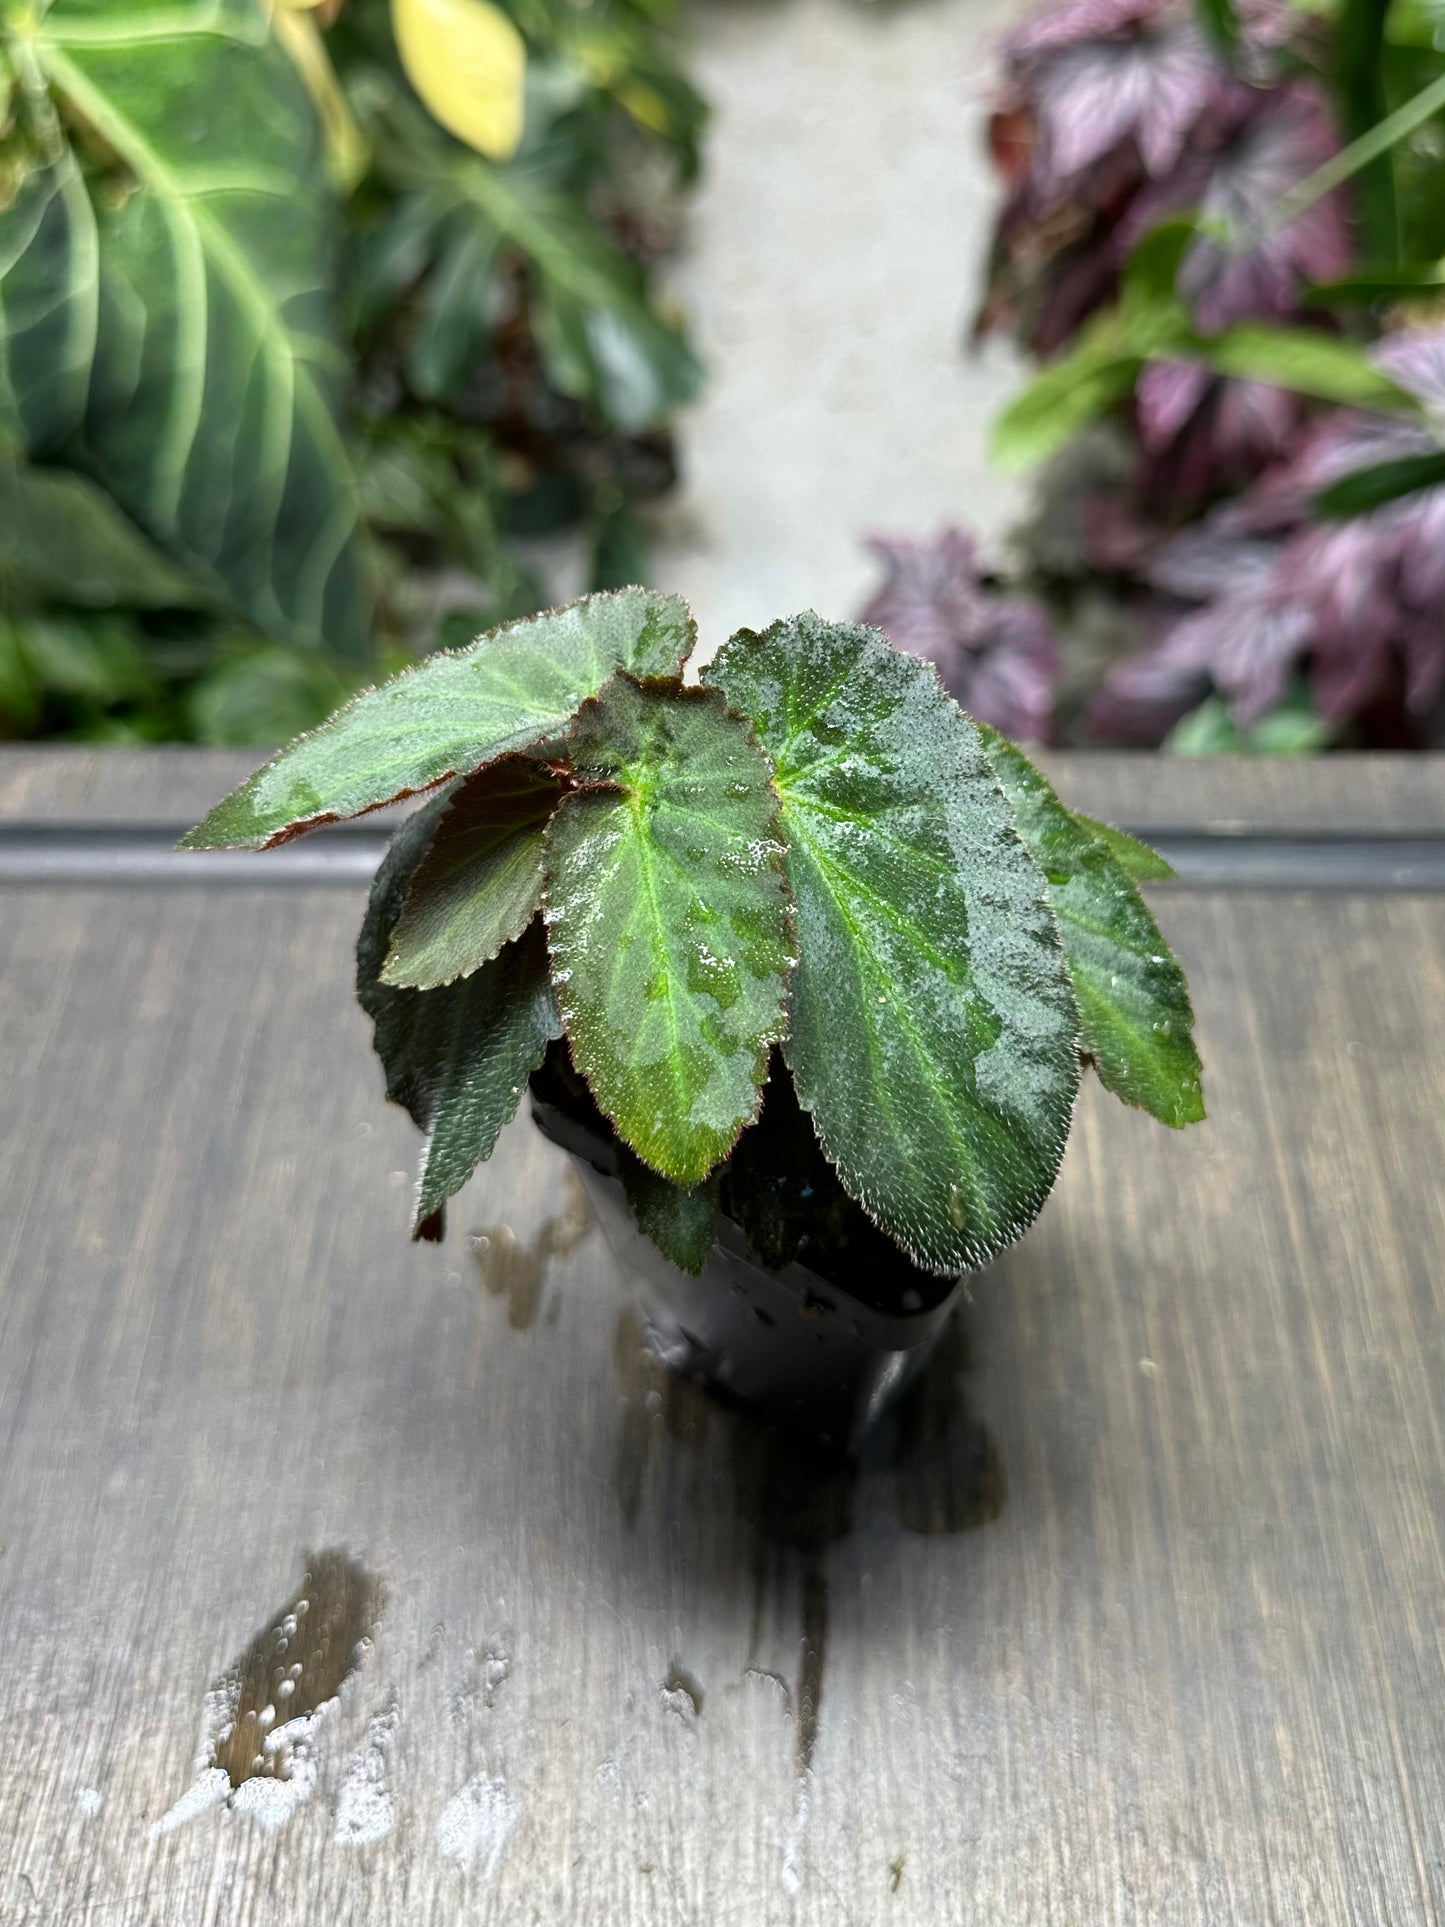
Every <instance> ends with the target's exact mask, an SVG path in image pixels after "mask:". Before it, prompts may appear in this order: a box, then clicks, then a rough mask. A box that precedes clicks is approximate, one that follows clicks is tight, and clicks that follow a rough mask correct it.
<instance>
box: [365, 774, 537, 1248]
mask: <svg viewBox="0 0 1445 1927" xmlns="http://www.w3.org/2000/svg"><path fill="white" fill-rule="evenodd" d="M449 800H450V798H449V797H448V796H446V795H443V796H439V797H434V798H433V799H432V800H431V801H430V802H429V803H427V804H425V805H423V807H422V808H421V809H420V810H418V811H417V813H416V815H415V816H412V817H410V818H408V820H407V821H406V822H405V823H403V824H402V826H401V828H400V829H399V830H398V831H397V833H396V835H395V836H394V837H393V838H392V841H391V845H390V847H389V848H388V850H387V853H386V856H385V857H384V858H383V859H382V863H381V867H380V869H378V871H377V873H376V880H375V882H374V883H373V884H372V888H371V898H370V901H369V902H368V904H367V909H366V917H365V920H364V922H363V923H362V927H361V936H360V939H359V940H358V942H357V946H356V995H357V999H358V1001H359V1002H360V1004H361V1006H362V1009H363V1010H365V1011H366V1013H367V1015H368V1016H369V1017H370V1018H371V1019H372V1021H373V1023H374V1024H375V1027H376V1033H375V1044H376V1054H377V1056H378V1057H379V1058H380V1059H381V1062H382V1066H383V1068H384V1070H385V1072H386V1094H387V1096H388V1098H390V1099H391V1101H392V1103H394V1104H400V1105H402V1106H403V1108H404V1109H406V1110H407V1111H409V1112H410V1114H411V1117H412V1120H413V1122H414V1123H416V1124H417V1125H419V1126H420V1128H421V1129H422V1130H424V1131H425V1132H426V1133H427V1147H426V1152H425V1154H424V1156H423V1159H422V1173H421V1183H420V1187H419V1189H418V1193H417V1201H416V1213H415V1218H414V1222H413V1230H412V1235H413V1236H416V1235H418V1234H419V1233H420V1231H421V1229H422V1227H423V1226H424V1225H425V1224H426V1222H427V1220H428V1219H430V1218H432V1217H433V1216H434V1214H435V1213H436V1212H437V1211H438V1210H439V1209H440V1207H441V1206H442V1205H443V1204H444V1203H445V1202H446V1200H447V1199H448V1198H449V1197H451V1196H452V1195H453V1194H454V1193H455V1192H457V1191H459V1190H460V1189H461V1187H462V1186H463V1185H464V1184H465V1183H466V1181H467V1179H468V1178H469V1177H470V1176H471V1174H472V1172H473V1171H474V1170H475V1169H476V1168H477V1166H478V1165H479V1164H480V1163H482V1162H483V1161H484V1160H485V1159H486V1158H489V1157H490V1156H491V1154H492V1149H493V1147H494V1145H495V1144H496V1141H497V1137H498V1135H499V1134H500V1132H501V1129H502V1126H503V1125H504V1124H506V1123H507V1122H508V1120H509V1119H510V1118H511V1117H512V1116H513V1114H514V1113H515V1111H516V1109H517V1106H518V1104H519V1103H520V1102H521V1096H522V1092H523V1090H524V1089H525V1087H526V1082H527V1079H528V1077H529V1076H530V1075H531V1073H532V1072H533V1071H534V1070H535V1069H536V1068H537V1066H538V1065H539V1064H540V1063H541V1061H542V1058H543V1055H544V1054H545V1052H546V1049H547V1045H548V1044H549V1043H550V1042H551V1040H552V1039H553V1038H554V1037H558V1036H560V1035H561V1026H560V1024H559V1023H558V1021H557V1008H556V1003H555V1001H554V999H553V996H552V988H551V985H550V984H549V982H548V980H547V953H546V945H545V943H544V940H543V937H542V928H541V923H540V921H538V922H535V923H534V924H533V925H532V927H531V928H530V929H529V930H527V931H526V932H524V934H523V935H522V936H521V937H520V938H519V939H518V940H517V941H516V942H515V943H509V944H507V945H506V946H505V948H504V949H503V950H502V951H501V952H500V953H499V954H498V955H497V956H496V957H494V958H493V959H492V961H491V962H490V963H488V964H484V965H483V967H482V968H481V969H480V970H476V971H473V973H472V974H471V976H469V977H465V978H463V979H462V980H461V981H460V982H459V983H454V984H449V985H447V986H446V987H445V988H444V989H441V990H425V991H422V990H394V989H392V988H390V987H389V986H388V985H386V984H384V983H382V981H381V967H382V964H383V962H384V961H385V958H386V954H387V951H388V949H389V947H390V943H391V933H392V930H393V928H394V927H395V923H396V919H397V917H398V915H399V914H400V911H401V906H402V903H403V900H404V899H405V896H406V889H407V884H408V882H409V881H410V878H411V874H412V871H413V870H414V869H415V867H416V865H417V863H418V862H419V861H420V860H421V857H422V855H423V853H424V851H425V850H426V848H427V845H428V843H429V842H430V840H431V837H432V835H433V833H434V832H435V829H436V826H437V824H438V822H439V821H440V819H441V817H442V815H443V813H444V811H445V809H446V805H447V803H448V801H449Z"/></svg>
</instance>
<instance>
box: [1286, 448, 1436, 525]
mask: <svg viewBox="0 0 1445 1927" xmlns="http://www.w3.org/2000/svg"><path fill="white" fill-rule="evenodd" d="M1442 483H1445V449H1434V450H1432V451H1431V452H1430V453H1429V454H1425V455H1401V456H1399V457H1397V458H1396V460H1394V461H1392V462H1374V463H1372V464H1371V466H1370V467H1369V468H1357V469H1356V470H1355V471H1354V473H1353V474H1350V475H1342V476H1340V478H1339V480H1338V481H1335V482H1331V483H1330V485H1329V487H1328V488H1322V489H1321V490H1320V491H1319V493H1318V494H1317V495H1316V496H1315V498H1314V501H1313V503H1312V505H1311V506H1312V507H1313V509H1314V512H1315V514H1316V515H1323V516H1327V517H1332V518H1339V519H1343V518H1345V517H1347V516H1351V515H1366V514H1368V513H1369V511H1370V510H1371V509H1377V508H1383V507H1384V505H1385V503H1386V502H1397V501H1398V500H1399V499H1400V497H1401V496H1402V495H1414V494H1415V493H1416V492H1417V491H1418V490H1420V489H1422V488H1439V487H1440V486H1441V484H1442Z"/></svg>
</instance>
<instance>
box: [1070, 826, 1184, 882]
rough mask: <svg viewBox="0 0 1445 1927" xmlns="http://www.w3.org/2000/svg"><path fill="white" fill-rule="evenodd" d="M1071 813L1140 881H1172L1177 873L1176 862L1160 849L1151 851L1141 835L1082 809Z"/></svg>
mask: <svg viewBox="0 0 1445 1927" xmlns="http://www.w3.org/2000/svg"><path fill="white" fill-rule="evenodd" d="M1069 813H1070V815H1071V816H1072V817H1073V819H1074V821H1075V822H1076V823H1077V824H1079V825H1080V827H1081V828H1083V829H1085V830H1087V831H1088V833H1089V835H1090V836H1092V837H1093V838H1094V839H1095V840H1096V841H1097V842H1099V843H1102V844H1103V846H1104V848H1105V849H1106V850H1107V851H1108V852H1109V854H1110V856H1111V857H1113V859H1114V861H1115V862H1116V863H1117V864H1118V866H1119V868H1120V869H1121V870H1122V871H1123V872H1124V874H1125V875H1126V876H1130V877H1132V878H1133V879H1134V881H1135V882H1136V883H1168V882H1169V880H1170V878H1171V877H1172V876H1173V875H1174V865H1173V864H1172V863H1170V862H1167V861H1166V859H1165V858H1164V857H1162V856H1160V854H1159V852H1158V851H1157V850H1151V849H1150V847H1149V845H1148V844H1147V843H1141V842H1140V841H1139V839H1138V837H1137V836H1130V834H1129V832H1128V831H1127V830H1116V829H1115V828H1114V826H1113V824H1112V823H1100V822H1099V821H1098V820H1097V818H1095V817H1092V816H1085V815H1084V814H1083V813H1082V811H1080V810H1071V811H1070V812H1069Z"/></svg>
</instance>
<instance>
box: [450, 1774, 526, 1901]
mask: <svg viewBox="0 0 1445 1927" xmlns="http://www.w3.org/2000/svg"><path fill="white" fill-rule="evenodd" d="M521 1813H522V1802H521V1801H520V1800H519V1799H518V1798H517V1796H516V1794H515V1793H513V1792H512V1790H511V1788H510V1787H509V1786H508V1785H507V1783H506V1781H505V1780H491V1779H488V1777H487V1775H486V1774H485V1773H478V1774H475V1775H474V1776H473V1777H472V1778H471V1779H470V1780H468V1781H467V1783H466V1785H465V1786H464V1787H462V1788H461V1789H460V1791H459V1792H457V1793H454V1794H453V1795H452V1797H451V1799H450V1800H448V1801H447V1803H446V1806H445V1807H444V1808H443V1810H442V1817H441V1819H440V1820H439V1821H438V1822H437V1845H438V1847H440V1849H441V1851H442V1853H443V1854H444V1855H445V1856H446V1858H447V1859H448V1860H455V1861H456V1863H457V1865H458V1866H459V1867H460V1868H461V1869H462V1872H463V1873H470V1872H471V1870H472V1868H473V1866H475V1865H476V1863H477V1862H478V1861H479V1860H480V1861H481V1863H482V1878H483V1879H484V1880H490V1879H492V1877H493V1876H494V1875H495V1873H496V1871H497V1868H498V1866H499V1865H500V1863H501V1858H502V1849H503V1848H504V1847H505V1846H506V1844H507V1841H508V1838H509V1837H510V1835H511V1832H512V1829H513V1827H515V1826H516V1824H517V1821H518V1820H519V1819H520V1818H521Z"/></svg>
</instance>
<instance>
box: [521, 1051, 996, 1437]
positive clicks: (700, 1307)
mask: <svg viewBox="0 0 1445 1927" xmlns="http://www.w3.org/2000/svg"><path fill="white" fill-rule="evenodd" d="M531 1102H532V1117H533V1119H534V1121H535V1122H536V1124H537V1126H538V1128H539V1130H541V1131H542V1133H543V1135H544V1136H546V1137H547V1138H549V1139H550V1140H551V1142H552V1143H554V1144H556V1145H558V1146H560V1148H561V1149H563V1150H565V1151H568V1152H570V1153H571V1155H572V1157H573V1159H574V1161H575V1163H576V1166H577V1171H578V1175H579V1177H580V1178H581V1181H582V1185H583V1189H584V1190H585V1192H586V1194H587V1197H588V1199H589V1201H590V1203H591V1205H592V1208H593V1210H594V1212H595V1213H596V1215H597V1218H598V1221H599V1224H600V1226H601V1229H602V1232H603V1234H604V1236H605V1237H606V1239H607V1242H608V1244H609V1246H610V1247H611V1249H612V1253H613V1256H614V1257H615V1258H616V1260H617V1263H618V1267H619V1269H620V1271H621V1274H622V1279H623V1283H624V1287H625V1288H627V1289H628V1290H629V1291H630V1292H631V1293H632V1295H633V1297H634V1298H635V1300H636V1302H637V1304H638V1308H639V1310H640V1312H641V1314H642V1317H643V1321H644V1326H645V1329H646V1333H647V1338H648V1342H649V1344H650V1345H651V1346H652V1348H653V1350H654V1351H655V1352H656V1353H657V1355H658V1357H659V1358H660V1359H661V1360H662V1361H663V1363H664V1364H666V1365H667V1366H669V1367H670V1368H671V1369H672V1370H674V1371H676V1372H680V1373H682V1374H684V1375H687V1376H691V1377H700V1378H702V1379H704V1380H706V1381H707V1382H708V1383H709V1384H710V1385H711V1386H713V1387H714V1389H716V1390H718V1391H720V1392H722V1393H723V1394H725V1395H726V1396H728V1397H730V1398H734V1399H737V1400H740V1401H741V1402H743V1403H744V1404H746V1405H749V1406H751V1407H754V1408H755V1409H757V1410H758V1411H759V1413H760V1414H761V1415H762V1416H764V1417H765V1418H767V1419H770V1420H772V1421H773V1422H775V1423H777V1424H779V1425H783V1426H786V1427H787V1428H788V1429H789V1430H790V1431H793V1432H796V1433H797V1434H799V1435H800V1438H802V1439H804V1440H805V1441H806V1442H807V1443H808V1444H809V1445H810V1446H812V1447H814V1448H816V1449H820V1450H822V1451H825V1452H829V1451H832V1452H847V1451H851V1450H852V1449H853V1448H854V1447H856V1446H857V1445H858V1444H859V1443H860V1442H861V1440H862V1439H863V1437H864V1435H865V1433H867V1432H868V1430H869V1429H870V1428H871V1427H872V1425H873V1424H874V1423H875V1421H876V1420H877V1419H878V1418H879V1417H880V1416H881V1414H882V1413H883V1412H884V1411H885V1410H886V1409H887V1407H888V1405H889V1404H890V1403H891V1402H892V1400H893V1399H894V1397H895V1396H896V1395H897V1394H898V1393H899V1392H900V1391H901V1390H902V1389H903V1387H904V1386H905V1385H906V1384H907V1383H908V1381H909V1380H910V1379H911V1378H912V1376H913V1374H914V1373H915V1372H916V1371H917V1370H918V1368H919V1366H921V1365H922V1363H923V1361H924V1360H925V1359H926V1358H927V1356H928V1354H929V1352H930V1351H931V1349H932V1347H933V1345H934V1343H935V1342H936V1341H937V1339H938V1338H939V1336H940V1334H941V1333H942V1332H943V1330H944V1327H945V1326H946V1325H947V1323H948V1320H949V1318H950V1316H951V1315H952V1313H953V1310H954V1308H955V1306H956V1305H957V1303H958V1299H959V1294H960V1292H961V1291H962V1285H963V1281H962V1277H952V1278H937V1277H933V1276H931V1275H929V1274H928V1273H926V1272H921V1271H919V1270H917V1269H916V1268H915V1267H914V1266H912V1265H911V1264H910V1263H909V1262H908V1260H907V1259H906V1258H905V1257H904V1256H903V1254H902V1253H901V1252H892V1258H893V1263H892V1264H891V1265H890V1264H889V1263H888V1262H887V1260H886V1259H885V1260H884V1261H882V1262H881V1263H880V1264H879V1265H878V1267H877V1275H876V1276H875V1277H873V1278H870V1279H869V1280H868V1281H867V1282H866V1284H864V1285H863V1286H862V1287H860V1285H859V1282H858V1281H857V1280H856V1279H853V1280H850V1283H849V1287H848V1288H844V1287H842V1286H840V1285H839V1284H838V1283H837V1282H836V1281H835V1280H833V1279H830V1278H828V1277H825V1276H824V1275H823V1274H822V1273H821V1272H818V1271H814V1270H812V1269H810V1268H809V1267H808V1266H807V1265H804V1264H798V1263H794V1264H790V1265H787V1266H786V1267H785V1268H784V1269H782V1270H780V1271H773V1270H769V1269H768V1267H767V1266H765V1265H764V1264H762V1263H761V1262H760V1260H759V1259H758V1256H757V1254H756V1252H755V1251H754V1250H753V1248H752V1246H751V1244H750V1243H749V1241H748V1238H747V1236H746V1234H745V1233H744V1232H743V1230H742V1228H741V1227H740V1226H739V1224H738V1223H737V1222H736V1220H734V1219H733V1218H731V1217H730V1216H729V1215H728V1214H727V1212H726V1211H722V1212H720V1213H719V1216H718V1228H717V1234H716V1237H715V1239H714V1242H713V1247H712V1251H711V1254H710V1255H709V1257H708V1259H707V1261H706V1263H705V1264H704V1266H703V1269H702V1272H701V1274H700V1275H699V1276H697V1277H694V1276H692V1275H691V1274H690V1273H688V1272H685V1271H683V1270H681V1269H679V1267H678V1266H676V1265H674V1264H672V1263H670V1262H669V1260H668V1259H667V1258H665V1257H664V1256H663V1254H662V1253H661V1252H660V1251H659V1250H658V1249H657V1247H656V1245H654V1244H653V1243H652V1241H651V1240H650V1239H649V1238H647V1237H645V1236H644V1235H643V1234H642V1232H641V1231H640V1230H639V1229H638V1227H637V1223H636V1221H635V1219H634V1217H633V1214H632V1210H631V1207H630V1206H629V1204H628V1200H627V1194H626V1192H625V1190H624V1189H623V1185H622V1182H621V1179H620V1178H619V1177H618V1176H617V1151H616V1144H615V1140H614V1139H613V1137H612V1133H611V1130H610V1127H609V1126H608V1125H607V1122H606V1120H605V1119H603V1118H602V1117H600V1116H599V1115H598V1114H597V1112H596V1111H595V1109H594V1108H593V1107H592V1106H590V1105H589V1104H587V1103H586V1101H585V1100H583V1101H581V1102H579V1101H578V1100H577V1099H576V1098H575V1097H574V1096H573V1095H572V1093H570V1092H569V1091H568V1090H567V1089H566V1087H565V1086H564V1085H563V1084H562V1083H561V1082H560V1081H559V1080H557V1079H556V1078H555V1077H553V1076H552V1075H551V1074H550V1073H549V1072H548V1071H547V1070H546V1069H544V1070H543V1071H541V1072H539V1073H537V1075H536V1076H535V1077H534V1078H533V1080H532V1089H531ZM890 1250H891V1248H890Z"/></svg>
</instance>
